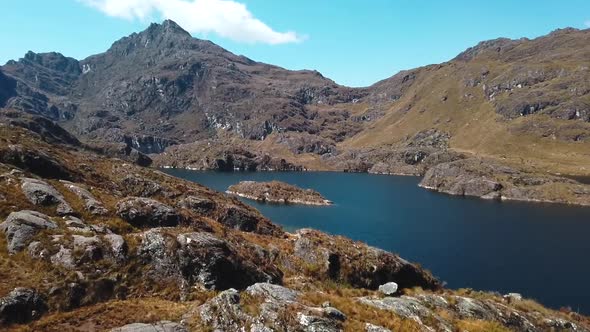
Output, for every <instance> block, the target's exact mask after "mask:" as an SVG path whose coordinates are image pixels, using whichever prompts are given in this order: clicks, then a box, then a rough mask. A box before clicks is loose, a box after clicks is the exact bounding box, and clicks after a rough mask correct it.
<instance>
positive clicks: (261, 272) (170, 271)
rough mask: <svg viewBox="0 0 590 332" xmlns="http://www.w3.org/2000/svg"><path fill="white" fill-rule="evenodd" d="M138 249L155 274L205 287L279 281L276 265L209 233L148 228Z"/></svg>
mask: <svg viewBox="0 0 590 332" xmlns="http://www.w3.org/2000/svg"><path fill="white" fill-rule="evenodd" d="M243 249H244V248H242V250H243ZM138 252H139V255H140V257H142V259H143V260H144V261H145V262H146V263H148V264H149V266H150V267H151V273H152V274H153V275H154V277H160V278H161V277H165V278H177V279H180V280H184V281H185V282H187V283H188V284H189V285H195V284H197V285H200V286H202V287H204V288H206V289H218V290H224V289H229V288H238V289H244V288H246V287H248V286H250V285H252V284H254V283H256V282H279V281H280V280H281V278H282V274H281V272H280V270H278V269H277V268H276V267H272V266H271V267H269V266H266V265H267V264H263V261H258V260H257V261H256V263H254V262H252V261H250V259H247V258H244V257H242V256H241V255H239V254H238V253H237V252H236V251H235V250H234V249H233V248H232V247H230V245H229V244H228V243H227V242H225V241H223V240H221V239H219V238H217V237H215V236H214V235H213V234H210V233H203V232H201V233H199V232H195V233H185V234H179V235H177V236H173V235H171V234H169V233H168V232H167V231H166V229H164V228H159V229H151V230H149V231H147V232H145V233H143V235H142V242H141V245H140V248H139V251H138ZM249 254H250V256H253V254H254V253H249Z"/></svg>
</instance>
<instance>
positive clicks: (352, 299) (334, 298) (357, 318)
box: [301, 287, 422, 332]
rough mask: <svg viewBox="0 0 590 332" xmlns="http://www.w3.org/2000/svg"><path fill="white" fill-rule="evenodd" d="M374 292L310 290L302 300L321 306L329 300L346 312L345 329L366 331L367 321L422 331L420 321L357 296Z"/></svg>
mask: <svg viewBox="0 0 590 332" xmlns="http://www.w3.org/2000/svg"><path fill="white" fill-rule="evenodd" d="M372 293H373V292H371V291H368V290H359V289H351V288H343V287H339V288H335V289H332V290H330V289H328V290H327V291H326V292H308V293H305V294H304V295H302V297H301V300H302V301H303V303H306V304H308V305H314V306H320V305H321V304H322V303H324V302H326V301H328V302H330V304H331V305H332V306H333V307H335V308H338V310H340V311H342V312H343V313H344V314H346V316H347V319H346V321H345V322H344V326H343V328H344V331H350V332H353V331H364V330H365V325H366V323H371V324H374V325H378V326H383V327H385V328H388V329H390V330H392V331H408V332H413V331H422V330H421V328H420V326H419V325H418V323H416V322H415V321H413V320H411V319H404V318H401V317H399V316H397V315H396V314H394V313H393V312H391V311H384V310H379V309H376V308H374V307H371V306H368V305H365V304H361V303H359V302H357V301H356V297H359V296H368V295H370V294H372Z"/></svg>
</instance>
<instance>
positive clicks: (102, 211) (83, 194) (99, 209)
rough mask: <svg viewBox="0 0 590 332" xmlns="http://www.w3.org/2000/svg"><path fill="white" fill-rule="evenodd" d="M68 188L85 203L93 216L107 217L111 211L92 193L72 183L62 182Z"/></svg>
mask: <svg viewBox="0 0 590 332" xmlns="http://www.w3.org/2000/svg"><path fill="white" fill-rule="evenodd" d="M62 183H63V184H64V185H65V187H66V188H68V189H69V190H70V191H71V192H73V193H74V194H75V195H76V196H78V197H79V198H80V199H82V200H83V201H84V205H85V207H86V210H88V212H90V213H91V214H93V215H101V216H102V215H106V214H107V213H108V212H109V211H108V210H107V209H106V208H105V207H104V205H103V204H102V203H101V202H99V201H98V200H97V199H96V198H95V197H94V195H92V194H91V193H90V191H88V190H86V189H84V188H82V187H80V186H79V185H76V184H74V183H72V182H68V181H62Z"/></svg>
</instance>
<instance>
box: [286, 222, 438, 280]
mask: <svg viewBox="0 0 590 332" xmlns="http://www.w3.org/2000/svg"><path fill="white" fill-rule="evenodd" d="M293 254H294V255H293V256H295V257H296V258H298V259H301V260H303V261H304V262H307V263H308V264H310V265H311V266H313V267H314V270H315V271H316V272H315V273H318V274H320V276H323V277H327V278H330V279H333V280H338V281H344V282H347V283H349V284H351V285H354V286H356V287H363V288H369V289H377V288H378V287H379V286H380V285H382V284H384V283H387V282H392V281H395V282H396V283H397V284H398V285H399V287H400V288H412V287H416V286H419V287H422V288H424V289H438V288H440V283H439V282H438V280H436V279H435V278H434V277H433V276H432V275H431V274H430V273H425V271H423V270H421V269H419V268H418V267H416V266H415V265H413V264H411V263H409V262H407V261H405V260H404V259H401V258H400V257H398V256H396V255H393V254H391V253H388V252H386V251H383V250H380V249H377V248H373V247H369V246H367V245H365V244H359V243H355V242H352V241H350V240H347V239H344V238H339V237H338V238H326V237H324V236H323V235H322V234H321V233H319V232H317V231H314V230H309V229H303V230H300V231H298V232H297V233H296V240H295V243H294V251H293Z"/></svg>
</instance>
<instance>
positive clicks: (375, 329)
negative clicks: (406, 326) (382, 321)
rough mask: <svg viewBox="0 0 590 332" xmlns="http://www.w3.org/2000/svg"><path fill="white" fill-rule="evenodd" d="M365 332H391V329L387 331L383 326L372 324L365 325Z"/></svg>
mask: <svg viewBox="0 0 590 332" xmlns="http://www.w3.org/2000/svg"><path fill="white" fill-rule="evenodd" d="M365 331H366V332H391V330H390V329H386V328H384V327H382V326H378V325H373V324H371V323H366V324H365Z"/></svg>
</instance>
